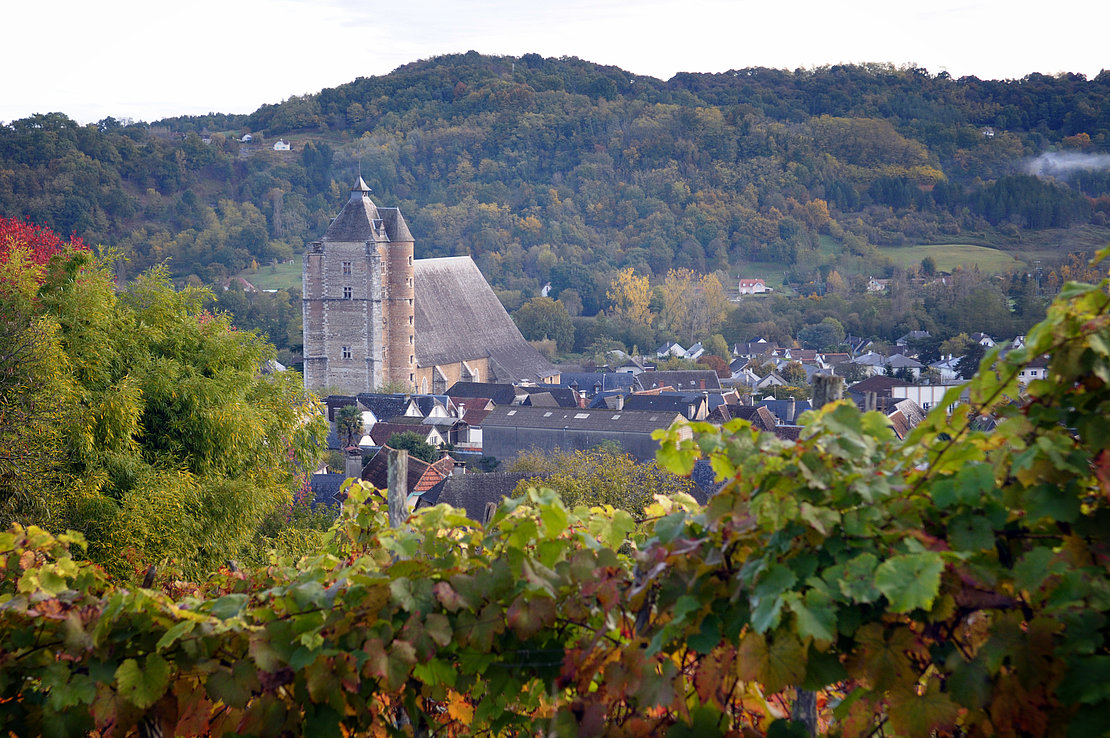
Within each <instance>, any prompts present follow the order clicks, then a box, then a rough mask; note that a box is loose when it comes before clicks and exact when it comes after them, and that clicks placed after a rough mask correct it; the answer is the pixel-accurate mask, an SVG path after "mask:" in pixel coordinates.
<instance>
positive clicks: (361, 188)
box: [351, 166, 371, 200]
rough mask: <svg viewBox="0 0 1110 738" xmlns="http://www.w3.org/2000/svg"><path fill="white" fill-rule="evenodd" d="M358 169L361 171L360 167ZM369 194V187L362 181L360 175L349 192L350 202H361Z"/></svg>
mask: <svg viewBox="0 0 1110 738" xmlns="http://www.w3.org/2000/svg"><path fill="white" fill-rule="evenodd" d="M359 168H360V169H361V168H362V167H361V166H360V167H359ZM370 192H371V190H370V187H369V186H368V185H367V184H366V182H365V181H364V180H363V179H362V175H361V174H360V175H359V177H358V184H356V185H355V186H354V188H353V189H352V190H351V199H352V200H361V199H362V198H364V197H369V196H370Z"/></svg>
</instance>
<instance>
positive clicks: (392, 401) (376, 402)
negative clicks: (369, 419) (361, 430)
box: [358, 392, 408, 422]
mask: <svg viewBox="0 0 1110 738" xmlns="http://www.w3.org/2000/svg"><path fill="white" fill-rule="evenodd" d="M358 404H359V405H362V406H363V407H364V408H366V409H367V410H369V411H370V412H372V413H374V417H375V418H377V419H378V421H379V422H383V421H386V420H390V419H392V418H395V417H397V416H398V415H400V414H401V413H403V412H405V406H406V405H407V404H408V399H407V398H406V397H405V395H384V394H376V393H375V394H371V393H368V392H364V393H362V394H360V395H358Z"/></svg>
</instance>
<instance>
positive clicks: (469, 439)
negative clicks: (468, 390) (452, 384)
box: [453, 397, 496, 451]
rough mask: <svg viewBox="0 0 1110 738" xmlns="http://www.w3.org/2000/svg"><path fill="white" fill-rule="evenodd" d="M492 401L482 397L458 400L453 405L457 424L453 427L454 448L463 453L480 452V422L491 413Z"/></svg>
mask: <svg viewBox="0 0 1110 738" xmlns="http://www.w3.org/2000/svg"><path fill="white" fill-rule="evenodd" d="M494 407H496V405H494V403H493V400H491V399H489V398H484V397H467V398H459V400H458V402H456V403H455V408H456V411H457V413H458V421H459V422H458V424H457V425H456V427H455V440H454V441H453V443H454V444H455V448H456V449H459V450H463V451H481V450H482V421H483V420H485V419H486V416H487V415H489V414H490V412H492V411H493V408H494Z"/></svg>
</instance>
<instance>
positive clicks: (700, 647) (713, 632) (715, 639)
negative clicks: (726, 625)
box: [686, 615, 721, 654]
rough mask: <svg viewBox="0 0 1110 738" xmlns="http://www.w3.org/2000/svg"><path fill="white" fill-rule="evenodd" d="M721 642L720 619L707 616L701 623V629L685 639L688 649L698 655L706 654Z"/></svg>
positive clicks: (714, 616)
mask: <svg viewBox="0 0 1110 738" xmlns="http://www.w3.org/2000/svg"><path fill="white" fill-rule="evenodd" d="M720 642H721V619H720V618H718V617H717V616H716V615H707V616H706V617H705V619H704V620H702V621H701V629H700V630H698V632H697V633H695V634H694V635H692V636H690V637H689V638H687V639H686V643H687V644H688V645H689V646H690V648H692V649H694V650H695V651H697V652H698V653H701V654H707V653H709V652H710V651H712V650H713V649H714V648H716V647H717V644H719V643H720Z"/></svg>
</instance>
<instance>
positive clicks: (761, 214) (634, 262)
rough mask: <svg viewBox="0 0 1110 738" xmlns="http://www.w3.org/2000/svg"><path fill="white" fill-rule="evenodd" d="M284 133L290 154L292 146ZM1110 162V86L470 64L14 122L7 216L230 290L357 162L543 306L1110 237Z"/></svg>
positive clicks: (6, 147) (1100, 82) (425, 236)
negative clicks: (273, 92)
mask: <svg viewBox="0 0 1110 738" xmlns="http://www.w3.org/2000/svg"><path fill="white" fill-rule="evenodd" d="M248 132H249V133H251V134H252V136H253V141H252V142H251V143H250V144H245V143H242V142H240V140H239V139H240V138H241V137H242V136H243V134H246V133H248ZM279 137H282V138H284V139H285V140H287V141H290V142H291V143H292V144H293V151H291V152H275V151H273V150H272V146H271V145H272V143H273V141H275V140H276V139H277V138H279ZM206 141H207V143H206ZM1108 147H1110V72H1103V73H1102V74H1100V75H1099V76H1098V77H1096V78H1095V79H1091V80H1087V79H1085V78H1083V77H1082V76H1077V75H1061V76H1057V77H1049V76H1043V75H1031V76H1030V77H1027V78H1024V79H1022V80H1013V81H987V80H979V79H975V78H963V79H952V78H950V77H948V76H947V75H945V74H941V75H938V76H932V75H930V74H928V73H927V72H925V71H924V70H920V69H909V68H895V67H892V66H882V65H869V66H836V67H829V68H821V69H815V70H799V71H795V72H788V71H779V70H770V69H745V70H736V71H731V72H728V73H724V74H680V75H677V76H675V77H674V78H673V79H671V80H669V81H666V82H662V81H660V80H656V79H653V78H650V77H639V76H636V75H633V74H630V73H628V72H625V71H623V70H621V69H618V68H615V67H605V66H599V65H595V64H591V63H589V62H585V61H582V60H579V59H574V58H562V59H544V58H541V57H539V56H536V55H531V54H530V55H525V56H523V57H520V58H508V57H488V56H482V55H479V54H477V53H473V52H471V53H469V54H465V55H456V56H444V57H439V58H435V59H431V60H426V61H421V62H416V63H413V64H408V65H405V66H403V67H400V68H398V69H397V70H395V71H394V72H392V73H391V74H388V75H384V76H380V77H364V78H358V79H356V80H354V81H353V82H351V83H349V84H346V85H342V86H340V87H336V88H333V89H326V90H323V91H321V92H320V93H318V94H315V95H307V96H303V97H292V98H289V99H288V100H285V101H284V102H281V103H279V104H274V105H264V106H263V107H261V108H259V109H258V110H257V111H255V112H254V113H252V114H251V115H248V116H233V115H222V114H211V115H208V116H202V117H190V118H174V119H168V120H163V121H159V122H156V123H154V124H150V125H147V124H135V125H128V126H122V125H120V124H119V123H118V122H117V121H115V120H113V119H110V118H109V119H106V120H104V121H101V122H100V123H99V124H96V125H90V126H79V125H77V124H75V123H74V122H73V121H71V120H69V119H68V118H66V117H65V116H64V115H61V114H53V113H52V114H44V115H38V116H34V117H32V118H28V119H25V120H20V121H15V122H13V123H12V124H10V125H8V126H4V127H0V214H2V215H6V216H22V217H26V218H29V219H31V220H34V221H36V222H40V223H44V224H47V225H49V226H51V227H53V228H54V229H56V230H58V231H60V232H63V233H69V232H75V233H76V234H77V235H80V236H82V237H84V238H85V240H86V241H91V242H94V243H96V242H102V243H108V244H112V245H114V246H116V247H117V248H119V249H120V251H121V252H122V253H123V254H124V255H125V256H127V258H128V259H129V261H128V262H127V263H126V264H125V265H121V267H120V269H121V276H130V275H133V274H134V273H136V272H138V271H139V270H142V269H145V268H146V267H148V266H150V265H152V264H155V263H158V262H161V261H164V260H169V264H170V269H171V272H172V274H173V275H174V276H175V278H176V279H178V280H180V281H186V280H189V281H194V282H196V281H199V282H204V283H219V282H222V281H223V280H224V279H226V278H227V276H229V275H232V274H235V273H238V272H239V271H240V270H242V269H244V268H246V267H248V266H249V265H250V264H251V262H252V260H253V261H256V262H257V263H259V264H262V265H265V264H267V263H271V262H273V261H275V260H276V261H284V260H288V259H290V258H293V257H295V256H296V255H298V254H299V252H300V250H301V248H302V247H303V244H304V243H305V242H306V241H308V240H312V239H314V238H316V237H318V236H319V235H320V234H321V233H322V232H323V230H324V229H325V228H326V226H327V223H328V219H329V218H330V217H332V216H333V215H334V214H335V212H336V210H337V208H338V207H339V205H340V204H341V203H342V201H343V199H344V198H345V191H346V189H347V187H348V186H349V183H350V182H352V181H354V178H355V177H356V176H357V173H358V171H359V167H360V165H361V171H362V174H363V176H364V177H365V178H366V180H367V182H369V183H370V185H371V187H373V188H374V190H375V195H374V196H375V198H376V199H377V201H378V202H379V203H382V204H386V205H396V206H399V207H401V208H402V209H403V211H404V213H405V216H406V218H407V220H408V222H409V224H410V227H411V228H412V230H413V232H414V233H415V234H417V249H418V254H419V255H421V256H442V255H452V254H463V253H469V254H472V255H473V256H474V257H475V258H476V260H477V261H478V263H479V265H480V267H481V268H482V270H483V272H484V273H485V274H486V276H487V278H489V279H490V280H491V282H493V283H494V284H495V285H496V286H497V287H499V288H501V289H506V290H519V291H520V292H521V293H522V294H523V295H525V296H528V295H532V294H535V293H536V292H537V291H538V289H539V287H540V286H541V285H542V284H543V283H544V282H546V281H548V280H549V279H550V278H551V276H552V270H553V269H554V268H556V267H557V266H558V265H560V264H573V263H583V264H589V265H590V266H591V268H592V269H593V270H594V273H595V274H597V275H598V277H599V278H598V279H597V280H596V281H597V283H598V284H602V285H603V284H606V283H607V281H608V279H607V277H608V275H609V274H611V273H612V272H613V271H614V270H616V269H618V268H621V267H626V266H632V267H634V268H635V269H636V270H637V272H639V273H649V274H653V275H655V276H656V277H657V278H658V277H660V276H661V275H663V274H665V273H666V272H667V270H668V269H670V268H672V267H689V268H692V269H695V270H697V271H700V272H708V271H713V270H716V269H720V270H723V271H725V272H726V273H729V274H733V275H735V274H736V273H739V272H742V271H744V270H745V265H749V264H751V263H752V262H759V263H761V264H766V263H770V264H774V265H778V266H781V269H780V271H786V272H787V273H788V274H787V276H788V278H790V279H793V280H798V281H804V280H805V279H807V278H808V277H809V275H812V274H813V273H814V272H815V271H816V270H817V269H818V268H819V267H822V266H823V267H824V268H826V269H827V268H828V267H829V266H830V265H835V267H836V269H837V270H838V271H839V272H840V273H841V274H844V275H851V274H856V273H870V272H873V271H876V270H880V271H884V270H885V271H887V272H889V271H890V270H891V269H893V268H894V262H893V261H891V260H888V259H886V258H885V257H884V256H883V255H881V254H880V253H879V252H878V251H877V249H876V247H895V246H903V245H912V244H929V243H935V244H972V245H980V246H992V247H996V248H1001V249H1004V250H1013V251H1017V252H1020V253H1022V254H1026V255H1028V254H1034V255H1035V256H1036V257H1037V258H1043V259H1051V258H1052V257H1053V256H1054V255H1055V254H1059V253H1062V252H1066V251H1069V250H1072V249H1089V248H1090V247H1092V246H1093V245H1096V244H1098V243H1101V242H1105V241H1106V240H1108V239H1110V229H1108V228H1107V223H1108V217H1110V171H1108V170H1107V169H1106V168H1105V167H1104V168H1102V169H1097V168H1084V167H1085V166H1088V165H1089V166H1091V167H1094V166H1096V165H1098V164H1100V163H1105V161H1106V160H1105V152H1106V151H1107V149H1108ZM1063 153H1067V154H1070V155H1072V157H1073V158H1072V159H1070V160H1065V159H1051V160H1045V159H1042V160H1040V162H1041V163H1040V164H1039V167H1040V170H1041V171H1042V172H1050V173H1053V174H1054V175H1055V176H1040V177H1038V176H1034V175H1032V174H1030V173H1029V172H1030V171H1032V170H1031V169H1030V163H1031V162H1032V161H1033V159H1034V158H1035V157H1038V156H1042V155H1045V154H1049V155H1050V156H1055V155H1057V154H1063ZM1100 153H1101V154H1102V155H1103V158H1101V159H1100V158H1098V156H1097V155H1098V154H1100ZM1045 162H1047V164H1046V163H1045ZM1054 167H1055V168H1054ZM822 236H824V237H825V238H824V239H822V238H821V237H822ZM822 241H824V243H825V244H832V247H831V248H830V247H827V246H826V247H824V248H823V247H822ZM598 290H600V292H598ZM598 290H595V291H594V294H585V295H583V298H584V300H583V301H584V303H585V306H586V308H587V312H588V310H589V308H590V307H591V306H593V307H596V306H597V304H598V303H600V302H601V301H602V300H603V299H604V294H603V292H604V290H603V289H601V288H598Z"/></svg>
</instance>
